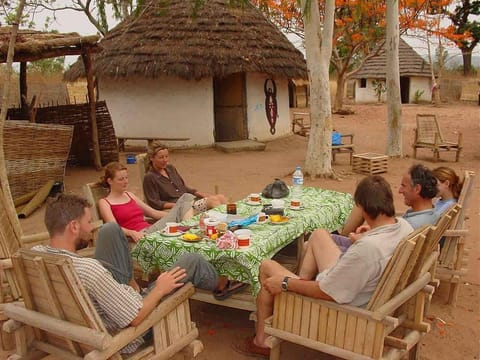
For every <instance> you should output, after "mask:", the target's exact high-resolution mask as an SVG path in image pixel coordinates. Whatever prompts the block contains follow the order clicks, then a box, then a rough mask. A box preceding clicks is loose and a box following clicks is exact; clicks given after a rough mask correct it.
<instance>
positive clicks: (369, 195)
mask: <svg viewBox="0 0 480 360" xmlns="http://www.w3.org/2000/svg"><path fill="white" fill-rule="evenodd" d="M354 199H355V203H356V205H357V206H358V207H359V208H360V209H361V211H362V215H363V217H364V219H365V221H366V222H367V224H368V226H369V227H370V230H368V231H366V232H365V233H364V234H363V236H362V237H360V238H358V239H357V238H356V239H352V245H351V246H349V247H348V249H346V251H345V252H342V251H341V250H340V248H339V247H338V246H337V244H336V243H335V241H334V240H333V239H332V237H331V236H330V234H329V233H328V231H326V230H324V229H319V230H316V231H315V232H314V234H312V236H311V237H310V240H309V244H308V247H307V250H306V253H305V256H304V258H303V262H302V266H301V269H300V272H299V275H295V274H293V273H292V272H290V271H289V270H287V269H286V268H284V267H283V266H282V265H280V264H279V263H277V262H275V261H273V260H265V261H263V262H262V265H261V267H260V282H261V284H262V288H261V290H260V292H259V294H258V297H257V325H256V335H255V337H254V338H253V339H252V338H249V339H246V340H245V341H244V342H241V343H238V344H237V345H236V346H235V347H234V348H235V349H236V350H237V351H239V352H242V353H244V354H248V355H256V356H264V357H266V356H268V354H269V349H268V348H267V347H266V345H265V332H264V322H265V319H266V318H267V317H269V316H270V315H271V314H272V313H273V300H274V296H275V295H277V294H279V293H281V292H282V291H287V290H288V291H293V292H296V293H298V294H301V295H305V296H310V297H314V298H318V299H323V300H327V301H335V302H338V303H340V304H351V305H354V306H363V305H365V304H366V303H367V302H368V300H369V299H370V297H371V295H372V294H373V291H374V290H375V287H376V286H377V284H378V281H379V280H380V277H381V275H382V273H383V270H384V269H385V266H386V265H387V262H388V260H389V259H390V257H391V256H392V254H393V252H394V250H395V248H396V246H397V244H398V243H399V242H400V241H401V240H402V239H403V238H404V237H405V236H407V235H408V234H409V233H411V232H412V231H413V228H412V226H411V225H410V224H409V223H408V222H407V221H405V220H404V219H402V218H395V208H394V205H393V194H392V190H391V188H390V185H389V184H388V183H387V182H386V181H385V179H384V178H383V177H381V176H378V175H375V176H368V177H366V178H364V179H363V180H362V181H361V182H360V183H359V184H358V186H357V189H356V191H355V195H354Z"/></svg>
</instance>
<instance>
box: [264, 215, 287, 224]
mask: <svg viewBox="0 0 480 360" xmlns="http://www.w3.org/2000/svg"><path fill="white" fill-rule="evenodd" d="M268 219H269V220H270V223H271V224H272V225H283V224H286V223H288V220H289V218H288V217H287V216H282V215H270V216H269V217H268Z"/></svg>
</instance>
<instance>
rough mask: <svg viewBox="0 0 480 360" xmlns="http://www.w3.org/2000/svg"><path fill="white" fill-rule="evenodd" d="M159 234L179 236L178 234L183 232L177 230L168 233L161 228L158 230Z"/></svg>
mask: <svg viewBox="0 0 480 360" xmlns="http://www.w3.org/2000/svg"><path fill="white" fill-rule="evenodd" d="M160 234H161V235H162V236H167V237H175V236H180V235H182V234H183V232H181V231H177V232H174V233H169V232H167V231H165V230H162V231H160Z"/></svg>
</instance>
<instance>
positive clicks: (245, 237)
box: [234, 229, 252, 249]
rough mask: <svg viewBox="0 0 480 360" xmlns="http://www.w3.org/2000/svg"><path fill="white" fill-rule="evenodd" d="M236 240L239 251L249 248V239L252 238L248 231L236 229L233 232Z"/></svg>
mask: <svg viewBox="0 0 480 360" xmlns="http://www.w3.org/2000/svg"><path fill="white" fill-rule="evenodd" d="M234 234H235V237H236V238H237V245H238V248H239V249H246V248H248V247H249V246H250V239H251V238H252V232H251V231H250V230H248V229H238V230H235V231H234Z"/></svg>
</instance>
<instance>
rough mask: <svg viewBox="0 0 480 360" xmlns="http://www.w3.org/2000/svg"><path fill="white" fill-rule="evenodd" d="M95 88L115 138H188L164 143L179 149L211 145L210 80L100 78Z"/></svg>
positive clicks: (211, 107)
mask: <svg viewBox="0 0 480 360" xmlns="http://www.w3.org/2000/svg"><path fill="white" fill-rule="evenodd" d="M99 87H100V97H101V98H102V99H105V100H106V102H107V106H108V109H109V111H110V114H111V116H112V121H113V126H114V128H115V133H116V135H117V137H128V136H141V137H148V136H151V137H175V138H178V137H186V138H190V140H189V141H185V142H171V143H169V142H166V143H167V144H169V145H175V146H182V147H183V146H192V145H201V146H205V145H212V144H213V143H214V138H213V129H214V121H213V119H214V115H213V88H212V79H211V78H206V79H202V80H200V81H186V80H181V79H178V78H173V77H159V78H156V79H145V78H142V77H129V78H127V79H119V80H113V79H101V80H100V85H99Z"/></svg>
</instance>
